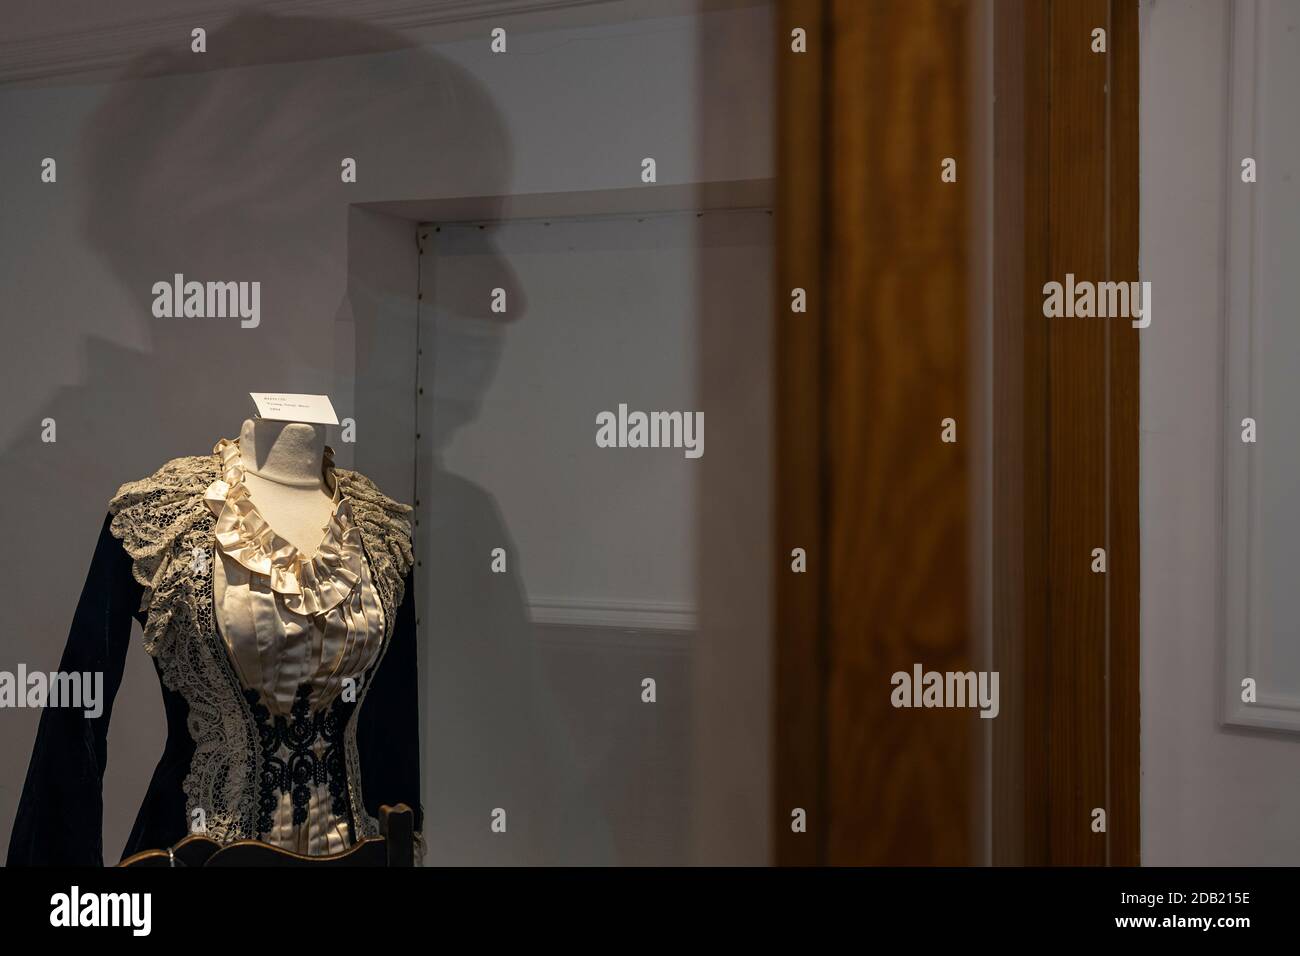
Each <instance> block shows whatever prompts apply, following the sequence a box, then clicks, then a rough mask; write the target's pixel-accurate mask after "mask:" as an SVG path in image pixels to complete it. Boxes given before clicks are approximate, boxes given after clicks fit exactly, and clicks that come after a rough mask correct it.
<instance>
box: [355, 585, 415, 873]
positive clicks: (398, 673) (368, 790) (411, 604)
mask: <svg viewBox="0 0 1300 956" xmlns="http://www.w3.org/2000/svg"><path fill="white" fill-rule="evenodd" d="M417 647H418V645H417V644H416V639H415V586H414V574H413V572H412V571H408V572H407V574H406V590H405V593H404V596H403V598H402V604H401V606H400V607H399V608H398V610H397V620H396V621H395V622H394V623H393V636H392V643H391V644H390V645H389V648H388V650H387V652H385V654H384V658H383V660H382V661H381V662H380V664H379V670H378V672H377V673H376V674H375V676H374V678H373V679H372V683H371V685H370V689H369V690H368V691H366V695H365V700H364V703H363V705H362V707H361V715H360V716H359V717H358V719H357V756H358V757H359V758H360V760H361V790H362V796H363V798H364V800H365V804H366V810H367V811H368V812H369V813H370V814H371V815H372V816H374V817H376V818H378V816H379V808H380V806H381V805H383V804H388V805H389V806H393V805H395V804H398V803H405V804H406V805H407V806H409V807H410V808H411V809H412V810H414V811H415V830H416V832H417V833H419V832H420V831H421V830H422V829H423V827H424V808H423V807H422V806H421V805H420V701H419V697H420V672H419V654H418V651H417ZM417 862H418V861H417Z"/></svg>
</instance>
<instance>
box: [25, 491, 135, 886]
mask: <svg viewBox="0 0 1300 956" xmlns="http://www.w3.org/2000/svg"><path fill="white" fill-rule="evenodd" d="M111 520H112V515H111V514H109V515H106V516H105V517H104V525H103V527H102V528H101V529H100V532H99V541H98V543H97V544H96V545H95V554H94V557H93V558H92V560H91V563H90V573H89V574H87V576H86V583H85V585H84V586H83V587H82V589H81V598H80V600H79V601H78V602H77V610H76V613H75V614H74V615H73V618H72V629H71V632H70V633H69V634H68V641H67V644H66V646H65V647H64V651H63V657H62V658H61V659H60V661H59V671H60V672H62V673H72V672H77V673H81V674H87V673H91V674H93V673H96V672H100V673H102V674H103V675H104V683H103V702H102V705H103V709H102V712H101V713H100V714H99V716H98V717H86V716H85V714H84V708H72V707H46V708H45V710H44V712H43V713H42V714H41V720H40V724H39V727H38V729H37V732H36V744H35V746H34V747H33V748H32V759H31V763H30V764H29V765H28V767H27V779H26V781H25V782H24V783H23V792H22V796H21V798H20V799H19V802H18V813H17V816H16V817H15V819H14V829H13V835H12V836H11V837H10V840H9V856H8V859H7V861H6V862H7V865H8V866H55V865H58V866H67V865H74V866H76V865H82V866H103V864H104V839H103V816H104V800H103V782H104V770H105V768H106V767H107V765H108V722H109V718H110V717H111V715H112V712H113V699H114V698H115V697H116V696H117V689H118V687H119V686H120V685H121V683H122V668H123V666H124V664H125V662H126V651H127V647H128V645H129V643H130V639H131V618H132V616H133V615H134V614H135V613H136V611H137V610H138V608H139V605H140V598H141V595H142V592H143V587H142V586H141V585H140V584H139V583H138V582H137V581H136V580H135V578H134V577H132V575H131V556H130V555H129V554H127V552H126V550H125V549H124V548H123V547H122V544H121V542H120V541H118V540H117V539H116V538H115V537H113V534H112V532H111V531H110V530H109V522H110V521H111ZM33 666H35V665H33Z"/></svg>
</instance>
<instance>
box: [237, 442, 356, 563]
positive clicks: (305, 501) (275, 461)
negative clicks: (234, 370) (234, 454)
mask: <svg viewBox="0 0 1300 956" xmlns="http://www.w3.org/2000/svg"><path fill="white" fill-rule="evenodd" d="M239 451H240V458H241V460H242V462H243V466H244V485H245V487H247V488H248V495H249V498H250V500H251V501H252V503H253V504H254V505H255V506H256V507H257V510H258V511H259V512H260V513H261V515H262V517H263V518H264V519H266V522H267V524H269V525H270V526H271V528H272V529H273V530H274V531H275V533H276V534H278V535H279V536H280V537H282V538H284V539H285V540H286V541H288V542H290V543H291V544H293V545H295V546H297V548H298V549H299V550H300V551H301V552H302V554H303V556H304V557H311V556H312V555H314V554H315V553H316V549H317V548H318V547H319V546H320V543H321V541H322V539H323V538H324V537H325V531H326V530H327V529H328V527H329V520H330V515H332V514H333V513H334V497H333V496H334V489H333V488H332V487H330V486H329V485H328V484H327V483H326V481H325V476H324V473H323V464H324V456H325V426H324V425H309V424H306V423H304V422H277V421H270V420H268V419H263V418H257V419H254V418H249V419H247V420H245V422H244V424H243V426H242V427H241V428H240V430H239Z"/></svg>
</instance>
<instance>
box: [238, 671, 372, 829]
mask: <svg viewBox="0 0 1300 956" xmlns="http://www.w3.org/2000/svg"><path fill="white" fill-rule="evenodd" d="M310 694H311V684H309V683H303V684H299V685H298V691H297V693H296V694H295V695H294V700H293V707H292V708H291V710H290V713H289V716H288V717H285V716H284V715H283V714H277V715H275V716H272V715H271V712H270V710H268V709H267V708H266V706H265V705H264V704H263V703H262V701H261V698H260V697H259V696H258V693H257V691H255V690H250V689H248V688H245V689H244V698H245V699H246V700H247V701H248V706H249V709H250V710H251V711H252V713H253V719H254V720H255V721H256V723H257V735H258V738H259V739H260V741H261V749H262V773H261V779H260V780H259V781H258V795H257V828H258V831H259V833H262V834H265V833H267V832H268V831H270V829H271V827H272V826H273V814H274V812H275V808H276V806H277V805H278V804H279V802H280V801H279V797H278V796H277V794H284V793H287V794H289V795H290V798H291V800H292V803H293V823H294V826H300V825H301V824H303V823H306V822H307V809H308V804H309V802H310V800H311V792H312V788H313V787H316V786H320V785H321V784H328V786H329V794H330V809H331V812H333V813H334V815H335V816H342V817H344V818H346V819H347V821H348V828H349V831H351V830H352V823H353V821H352V809H351V806H350V805H349V803H348V776H347V765H346V761H345V760H344V752H343V746H344V741H343V734H344V731H345V730H346V729H347V725H348V717H349V716H350V714H351V711H352V708H353V707H355V706H356V705H355V703H353V702H351V701H349V702H346V703H345V702H344V701H343V699H342V698H341V697H340V698H336V699H335V700H334V701H333V702H332V703H331V704H330V706H329V707H328V708H327V709H325V710H320V711H316V712H315V713H312V712H311V708H310V705H309V703H308V700H307V698H308V697H309V695H310ZM318 739H320V740H323V741H324V742H325V749H324V752H323V753H321V754H319V755H318V754H317V753H316V751H315V745H316V741H317V740H318Z"/></svg>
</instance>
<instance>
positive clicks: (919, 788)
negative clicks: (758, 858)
mask: <svg viewBox="0 0 1300 956" xmlns="http://www.w3.org/2000/svg"><path fill="white" fill-rule="evenodd" d="M792 25H802V26H804V27H805V28H806V29H809V38H810V44H812V45H813V47H814V48H815V50H816V53H815V56H816V57H817V58H818V60H817V61H814V60H811V59H801V58H800V57H799V56H792V55H791V54H790V53H789V52H788V49H787V48H786V47H785V46H784V44H788V37H789V30H790V28H791V26H792ZM968 29H969V9H968V6H967V4H966V3H964V2H960V0H918V2H912V3H906V4H904V3H879V4H863V3H860V2H851V0H828V2H826V3H824V4H803V3H790V4H784V5H783V6H782V21H781V28H780V29H779V30H778V35H779V37H780V39H781V41H782V43H783V48H782V50H781V51H780V53H779V56H780V57H781V58H782V64H783V66H782V70H783V73H782V78H781V93H780V100H781V103H782V107H783V114H782V116H783V119H782V121H781V122H780V124H779V126H780V129H781V133H780V147H779V148H780V157H781V160H782V162H781V164H780V166H779V171H778V175H779V177H780V179H781V195H782V196H783V202H782V203H781V206H780V208H779V210H778V212H779V215H780V217H781V218H782V222H781V223H779V224H778V231H779V233H780V234H781V235H782V236H783V237H784V239H785V244H784V246H783V250H784V251H783V252H782V256H783V262H782V264H781V266H780V267H779V268H780V272H781V274H782V275H783V277H784V278H783V280H782V288H781V289H780V290H779V293H778V301H779V302H782V303H787V302H788V301H789V288H790V287H791V286H793V285H799V286H803V287H806V288H808V289H809V296H810V309H809V313H808V314H807V315H783V316H780V317H779V319H778V327H780V326H781V325H782V323H784V325H785V328H786V331H785V333H783V334H781V335H779V349H780V350H781V354H780V356H779V361H780V363H781V366H782V369H783V371H782V377H781V379H780V381H779V383H778V392H779V395H780V398H779V402H780V403H781V407H780V408H779V409H778V428H780V429H781V431H780V438H779V446H780V451H779V454H780V456H781V457H782V459H783V461H782V464H781V465H780V475H779V478H778V509H779V511H780V512H781V514H779V515H778V520H777V524H778V528H779V529H784V530H780V531H779V532H778V533H779V534H780V536H781V538H780V544H781V548H780V553H781V554H782V556H783V566H782V567H780V568H778V569H777V573H778V575H780V577H779V578H778V589H777V593H778V614H777V620H778V627H779V628H780V629H781V631H780V633H778V635H777V646H778V651H777V661H776V674H777V699H778V705H777V736H778V754H777V804H778V820H777V836H776V840H777V846H778V860H779V861H780V862H821V863H830V864H867V863H896V864H913V863H950V864H951V863H964V862H969V861H970V859H971V855H972V847H973V834H972V825H971V821H972V814H971V806H972V804H971V801H972V799H973V796H974V785H973V776H974V773H975V767H974V752H975V748H974V743H975V734H976V732H977V730H978V729H979V723H980V720H979V717H978V715H977V712H976V711H975V710H971V709H965V710H945V709H906V710H904V709H895V708H893V707H892V706H891V704H890V692H891V690H892V686H891V683H890V677H891V675H892V674H893V673H894V672H895V671H900V670H901V671H907V672H909V673H910V671H911V669H912V665H913V664H914V663H920V664H922V665H923V666H924V667H925V668H926V669H927V670H940V671H946V670H967V669H969V668H970V667H971V663H970V646H969V643H970V630H971V629H970V609H971V592H970V586H971V584H970V582H971V569H970V561H969V555H968V551H969V537H968V535H969V523H970V505H969V496H970V467H971V465H970V455H969V453H968V451H967V448H968V444H965V443H968V442H971V441H975V440H976V437H975V436H974V435H973V434H969V433H965V432H964V431H963V429H964V428H966V427H968V426H969V425H970V421H969V419H968V416H967V411H968V406H969V401H968V389H969V386H970V378H969V371H970V370H969V365H970V361H971V352H970V349H969V319H968V302H967V299H966V280H967V271H966V270H967V261H966V256H965V243H966V242H967V241H968V232H967V219H966V204H965V201H964V199H963V196H964V193H963V187H960V186H957V185H953V184H944V183H942V182H941V180H940V175H939V173H940V161H941V160H942V158H943V157H945V156H952V157H956V158H958V159H959V163H960V162H961V161H962V160H963V159H964V156H965V146H966V134H967V121H968V116H969V112H968V110H967V109H966V103H965V101H964V96H965V95H966V69H967V63H968V50H967V31H968ZM818 62H819V63H820V68H819V72H818V73H817V76H816V78H815V79H813V78H812V74H813V73H814V66H815V64H816V63H818ZM819 114H820V118H821V121H820V124H818V123H817V122H816V117H817V116H818V115H819ZM959 178H960V177H959ZM813 256H816V257H817V258H816V259H815V260H814V259H813V258H812V257H813ZM796 279H798V280H800V281H796ZM814 329H817V330H819V332H818V333H817V334H818V335H819V336H820V338H819V340H818V342H817V344H816V346H814V345H813V341H812V339H811V336H812V335H813V330H814ZM945 418H953V419H955V420H956V422H957V423H958V424H957V428H958V436H959V441H958V442H957V443H956V444H945V443H943V442H941V441H940V431H941V422H942V420H943V419H945ZM790 455H799V456H800V460H799V461H798V462H790V461H785V459H786V457H787V456H790ZM809 466H812V467H811V468H810V467H809ZM801 493H802V494H809V495H812V496H813V499H814V500H815V502H816V508H815V510H814V508H813V506H812V504H811V503H810V502H806V501H805V502H799V501H792V500H790V499H789V498H788V497H787V496H788V495H790V494H801ZM814 524H815V525H816V529H815V530H814ZM792 534H794V535H798V536H799V537H800V538H801V539H803V540H808V541H811V542H814V543H815V547H814V548H813V549H811V550H810V551H809V562H810V564H809V573H808V574H807V575H806V576H801V575H791V574H790V573H789V570H788V554H789V550H790V547H791V546H792V543H793V542H792V540H791V535H792ZM810 628H815V630H810ZM809 775H814V776H815V777H816V779H815V780H810V779H809ZM800 795H801V796H802V798H803V799H804V800H805V803H803V804H799V805H808V804H812V808H811V813H810V833H809V834H808V835H807V836H804V837H801V836H798V835H791V834H789V833H788V816H786V815H784V813H783V811H784V812H785V813H788V807H789V806H790V804H791V801H792V800H794V799H796V798H797V797H798V796H800Z"/></svg>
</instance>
